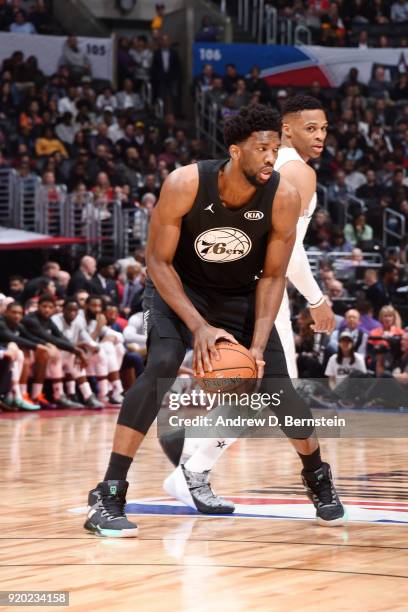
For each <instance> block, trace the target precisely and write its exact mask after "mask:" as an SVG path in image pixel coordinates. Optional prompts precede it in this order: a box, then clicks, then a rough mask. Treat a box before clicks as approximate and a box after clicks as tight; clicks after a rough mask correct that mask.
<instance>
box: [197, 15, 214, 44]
mask: <svg viewBox="0 0 408 612" xmlns="http://www.w3.org/2000/svg"><path fill="white" fill-rule="evenodd" d="M217 35H218V28H217V26H216V25H215V24H214V23H213V21H212V19H211V17H210V15H204V16H203V17H202V19H201V26H200V29H199V30H198V32H197V34H196V35H195V41H196V42H216V41H217Z"/></svg>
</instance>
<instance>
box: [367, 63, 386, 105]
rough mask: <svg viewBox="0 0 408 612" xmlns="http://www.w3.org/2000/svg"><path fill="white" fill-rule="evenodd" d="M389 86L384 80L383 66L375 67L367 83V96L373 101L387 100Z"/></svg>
mask: <svg viewBox="0 0 408 612" xmlns="http://www.w3.org/2000/svg"><path fill="white" fill-rule="evenodd" d="M390 89H391V86H390V83H389V82H387V81H386V80H385V70H384V68H383V66H377V67H376V68H375V70H374V75H373V77H372V79H370V81H369V83H368V95H369V97H370V98H372V99H374V100H388V99H389V92H390Z"/></svg>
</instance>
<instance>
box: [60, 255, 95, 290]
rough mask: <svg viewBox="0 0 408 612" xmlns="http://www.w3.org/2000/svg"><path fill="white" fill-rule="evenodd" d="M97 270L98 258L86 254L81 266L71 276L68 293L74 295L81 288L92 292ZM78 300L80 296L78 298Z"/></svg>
mask: <svg viewBox="0 0 408 612" xmlns="http://www.w3.org/2000/svg"><path fill="white" fill-rule="evenodd" d="M95 272H96V260H95V258H94V257H91V256H90V255H85V256H84V257H82V259H81V261H80V265H79V268H78V270H77V271H76V272H74V274H73V275H72V277H71V280H70V282H69V285H68V290H67V293H68V295H74V294H76V293H77V292H78V291H80V290H84V291H87V292H88V293H91V292H92V283H91V281H92V278H93V276H94V274H95ZM77 301H78V298H77Z"/></svg>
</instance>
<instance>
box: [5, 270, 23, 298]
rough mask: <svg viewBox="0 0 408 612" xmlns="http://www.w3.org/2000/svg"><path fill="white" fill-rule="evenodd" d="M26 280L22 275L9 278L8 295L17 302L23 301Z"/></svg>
mask: <svg viewBox="0 0 408 612" xmlns="http://www.w3.org/2000/svg"><path fill="white" fill-rule="evenodd" d="M24 286H25V280H24V278H23V277H22V276H20V275H14V276H10V278H9V289H8V291H7V295H8V296H9V297H11V298H13V300H15V301H16V302H21V300H22V299H23V293H24Z"/></svg>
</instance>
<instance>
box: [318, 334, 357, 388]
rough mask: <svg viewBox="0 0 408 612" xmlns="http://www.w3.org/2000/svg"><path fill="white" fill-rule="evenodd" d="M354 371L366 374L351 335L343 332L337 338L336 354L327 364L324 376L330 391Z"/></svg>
mask: <svg viewBox="0 0 408 612" xmlns="http://www.w3.org/2000/svg"><path fill="white" fill-rule="evenodd" d="M354 371H358V372H361V373H363V374H365V373H366V372H367V368H366V364H365V360H364V356H363V355H362V354H359V353H358V352H357V350H356V347H355V344H354V341H353V336H352V334H351V333H350V332H349V331H347V330H344V331H343V332H341V334H340V336H339V342H338V349H337V353H336V354H334V355H332V356H331V357H330V359H329V361H328V363H327V366H326V370H325V376H328V377H329V385H330V388H331V389H332V390H334V389H335V388H336V386H337V385H338V384H339V383H340V382H341V381H342V380H344V379H345V378H347V377H348V376H350V374H351V373H352V372H354Z"/></svg>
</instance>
